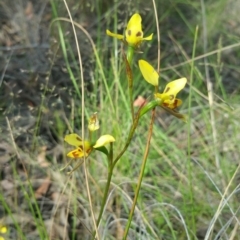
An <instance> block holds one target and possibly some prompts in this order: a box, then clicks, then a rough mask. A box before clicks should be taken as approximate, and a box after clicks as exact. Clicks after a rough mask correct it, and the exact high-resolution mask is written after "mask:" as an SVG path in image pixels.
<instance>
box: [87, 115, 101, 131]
mask: <svg viewBox="0 0 240 240" xmlns="http://www.w3.org/2000/svg"><path fill="white" fill-rule="evenodd" d="M88 129H89V131H91V132H94V131H96V130H98V129H99V120H98V117H97V113H94V114H93V115H92V116H91V117H90V119H89V122H88Z"/></svg>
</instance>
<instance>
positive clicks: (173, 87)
mask: <svg viewBox="0 0 240 240" xmlns="http://www.w3.org/2000/svg"><path fill="white" fill-rule="evenodd" d="M138 65H139V68H140V71H141V73H142V75H143V77H144V79H145V80H146V81H147V82H148V83H150V84H152V85H154V86H158V78H159V75H158V73H157V72H156V70H155V69H154V68H153V67H152V66H151V65H150V64H149V63H148V62H147V61H145V60H142V59H141V60H139V61H138ZM186 83H187V79H186V78H180V79H177V80H174V81H172V82H170V83H168V84H167V86H166V87H165V89H164V91H163V93H155V94H154V96H155V98H158V99H161V100H162V101H163V103H162V105H163V106H165V107H168V108H170V109H175V108H176V107H178V106H180V105H181V104H182V101H181V100H180V99H178V98H176V95H177V94H178V93H179V92H180V91H181V90H182V89H183V88H184V87H185V85H186Z"/></svg>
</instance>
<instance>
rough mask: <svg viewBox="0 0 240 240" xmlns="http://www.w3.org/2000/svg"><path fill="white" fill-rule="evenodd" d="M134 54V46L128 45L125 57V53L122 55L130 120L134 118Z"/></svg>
mask: <svg viewBox="0 0 240 240" xmlns="http://www.w3.org/2000/svg"><path fill="white" fill-rule="evenodd" d="M133 54H134V48H133V47H131V46H128V50H127V57H126V56H125V54H124V55H123V57H124V60H125V65H126V73H127V79H128V95H129V101H130V108H131V114H132V121H133V120H134V107H133V75H132V67H131V66H132V59H133Z"/></svg>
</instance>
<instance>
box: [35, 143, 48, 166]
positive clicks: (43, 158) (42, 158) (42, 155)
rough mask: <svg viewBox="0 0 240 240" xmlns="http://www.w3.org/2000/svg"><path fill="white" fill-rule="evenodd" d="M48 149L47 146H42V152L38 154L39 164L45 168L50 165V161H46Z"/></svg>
mask: <svg viewBox="0 0 240 240" xmlns="http://www.w3.org/2000/svg"><path fill="white" fill-rule="evenodd" d="M46 150H47V147H46V146H43V147H41V148H40V153H39V154H38V156H37V161H38V163H39V165H40V166H41V167H43V168H46V167H49V165H50V163H49V162H48V161H46Z"/></svg>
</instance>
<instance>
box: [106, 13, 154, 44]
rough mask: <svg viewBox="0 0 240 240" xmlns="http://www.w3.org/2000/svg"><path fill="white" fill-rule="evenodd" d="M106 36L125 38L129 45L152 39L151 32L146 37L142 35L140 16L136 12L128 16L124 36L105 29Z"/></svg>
mask: <svg viewBox="0 0 240 240" xmlns="http://www.w3.org/2000/svg"><path fill="white" fill-rule="evenodd" d="M106 33H107V35H108V36H111V37H114V38H117V39H120V40H123V39H125V40H126V42H127V43H128V44H129V45H130V46H134V47H136V46H138V45H139V44H140V43H141V42H142V41H143V40H152V36H153V34H151V35H149V36H148V37H143V31H142V18H141V16H140V15H139V14H138V13H135V14H133V15H132V17H131V18H130V20H129V22H128V24H127V29H126V30H125V37H124V35H121V34H116V33H112V32H110V31H109V30H106Z"/></svg>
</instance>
